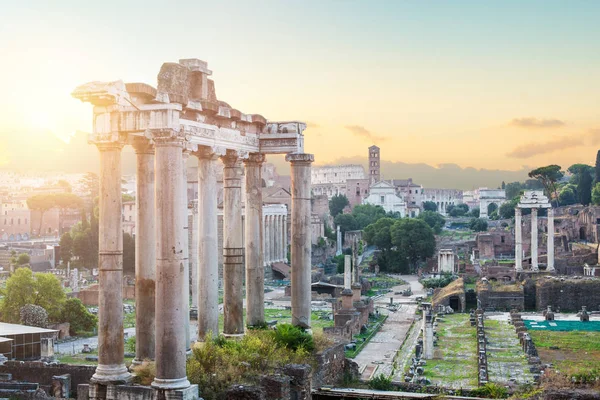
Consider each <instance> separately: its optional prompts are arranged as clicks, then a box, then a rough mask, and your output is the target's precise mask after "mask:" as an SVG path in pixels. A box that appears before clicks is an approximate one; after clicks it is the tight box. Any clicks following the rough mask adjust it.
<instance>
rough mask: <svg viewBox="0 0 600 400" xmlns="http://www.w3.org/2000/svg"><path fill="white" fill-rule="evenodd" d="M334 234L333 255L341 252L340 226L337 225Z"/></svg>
mask: <svg viewBox="0 0 600 400" xmlns="http://www.w3.org/2000/svg"><path fill="white" fill-rule="evenodd" d="M335 232H336V236H335V240H336V242H335V245H336V251H335V255H336V256H339V255H340V254H342V231H341V230H340V226H339V225H338V226H337V228H336V231H335Z"/></svg>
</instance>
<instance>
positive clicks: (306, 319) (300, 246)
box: [285, 154, 314, 329]
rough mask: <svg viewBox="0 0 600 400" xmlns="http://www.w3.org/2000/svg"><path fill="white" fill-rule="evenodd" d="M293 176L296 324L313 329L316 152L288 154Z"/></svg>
mask: <svg viewBox="0 0 600 400" xmlns="http://www.w3.org/2000/svg"><path fill="white" fill-rule="evenodd" d="M285 158H286V161H288V162H290V163H291V167H292V168H291V175H292V250H291V253H292V254H291V256H292V263H291V266H292V282H291V286H292V324H293V325H296V326H299V327H301V328H306V329H310V315H311V307H310V301H311V221H310V215H311V206H310V165H311V163H312V162H313V161H314V156H313V155H312V154H288V155H287V156H286V157H285Z"/></svg>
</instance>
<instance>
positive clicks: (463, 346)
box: [424, 314, 477, 389]
mask: <svg viewBox="0 0 600 400" xmlns="http://www.w3.org/2000/svg"><path fill="white" fill-rule="evenodd" d="M437 332H438V334H437V336H438V343H437V346H436V347H435V352H434V359H433V360H427V364H426V365H425V367H424V368H425V377H427V378H429V379H430V380H431V383H432V384H433V385H436V384H438V385H443V386H446V387H452V388H455V389H460V388H469V387H475V386H477V332H476V330H475V327H473V326H471V323H470V322H469V315H468V314H451V315H445V316H443V317H442V318H441V319H438V327H437Z"/></svg>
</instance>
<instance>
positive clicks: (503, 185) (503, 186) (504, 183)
mask: <svg viewBox="0 0 600 400" xmlns="http://www.w3.org/2000/svg"><path fill="white" fill-rule="evenodd" d="M501 187H502V190H504V189H506V182H504V181H502V186H501Z"/></svg>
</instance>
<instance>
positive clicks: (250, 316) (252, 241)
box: [244, 154, 265, 326]
mask: <svg viewBox="0 0 600 400" xmlns="http://www.w3.org/2000/svg"><path fill="white" fill-rule="evenodd" d="M264 160H265V156H264V155H262V154H251V155H250V156H249V158H248V159H247V160H245V161H244V164H245V167H246V224H245V231H246V232H245V234H246V242H245V247H246V249H245V250H246V253H245V255H246V324H247V325H248V326H256V325H260V324H263V323H264V322H265V306H264V298H265V267H264V261H263V253H262V238H263V227H262V222H263V215H262V191H261V187H262V176H261V175H262V174H261V167H262V164H263V162H264Z"/></svg>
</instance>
